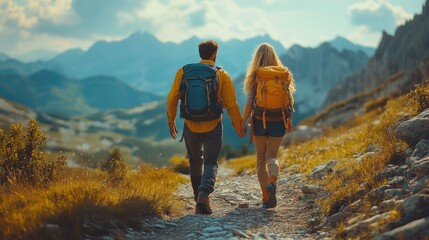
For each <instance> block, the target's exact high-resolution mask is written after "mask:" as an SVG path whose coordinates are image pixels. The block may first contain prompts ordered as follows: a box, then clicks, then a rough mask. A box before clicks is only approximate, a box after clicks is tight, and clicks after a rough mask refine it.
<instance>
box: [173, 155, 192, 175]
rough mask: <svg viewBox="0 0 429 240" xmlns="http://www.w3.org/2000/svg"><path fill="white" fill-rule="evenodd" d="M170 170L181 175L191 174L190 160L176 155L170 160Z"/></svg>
mask: <svg viewBox="0 0 429 240" xmlns="http://www.w3.org/2000/svg"><path fill="white" fill-rule="evenodd" d="M170 168H171V169H173V170H174V171H176V172H179V173H183V174H189V159H188V158H187V157H185V156H180V155H174V156H172V157H171V158H170Z"/></svg>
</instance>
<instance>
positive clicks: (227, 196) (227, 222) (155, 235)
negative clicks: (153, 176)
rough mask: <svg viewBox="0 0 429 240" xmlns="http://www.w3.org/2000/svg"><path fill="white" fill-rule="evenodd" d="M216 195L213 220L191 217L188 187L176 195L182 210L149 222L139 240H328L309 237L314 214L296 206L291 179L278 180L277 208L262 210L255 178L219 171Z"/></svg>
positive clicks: (315, 235)
mask: <svg viewBox="0 0 429 240" xmlns="http://www.w3.org/2000/svg"><path fill="white" fill-rule="evenodd" d="M218 172H219V173H218V179H217V182H216V187H215V191H214V192H213V193H212V194H211V195H210V200H211V205H212V209H213V214H212V215H197V214H195V210H194V209H195V204H194V200H193V195H192V190H191V186H190V183H188V184H186V185H182V186H181V187H180V188H179V190H178V192H177V194H178V196H179V197H181V198H183V199H184V200H185V201H186V209H185V210H184V211H183V213H181V214H180V215H179V216H177V217H174V218H172V219H158V220H155V219H152V220H149V221H148V222H147V223H146V224H145V227H144V232H143V233H144V234H143V235H142V232H140V234H139V236H140V237H143V238H144V239H246V238H248V239H324V238H326V239H330V234H329V233H325V232H312V231H311V229H310V228H309V226H308V224H307V221H308V220H309V219H311V216H312V214H313V213H314V212H315V211H316V209H315V208H314V207H313V206H311V205H310V204H308V202H307V203H305V202H304V201H300V200H299V198H300V195H301V191H300V190H299V189H298V188H297V187H294V185H293V184H292V183H293V179H294V178H295V179H296V176H294V175H288V176H287V175H286V174H284V175H286V176H281V177H280V180H279V181H278V192H277V199H278V205H277V207H276V208H274V209H270V210H266V209H263V208H261V203H260V199H261V195H260V190H259V184H258V180H257V176H256V175H255V174H250V175H243V176H233V175H232V174H231V170H229V169H227V168H225V167H223V166H220V168H219V171H218Z"/></svg>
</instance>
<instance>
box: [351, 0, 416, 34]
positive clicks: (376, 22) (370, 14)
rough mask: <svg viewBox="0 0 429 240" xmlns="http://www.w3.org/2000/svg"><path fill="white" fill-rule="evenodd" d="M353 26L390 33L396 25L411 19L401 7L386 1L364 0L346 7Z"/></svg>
mask: <svg viewBox="0 0 429 240" xmlns="http://www.w3.org/2000/svg"><path fill="white" fill-rule="evenodd" d="M348 13H349V15H350V16H351V22H352V24H353V25H355V26H358V27H362V26H365V27H366V28H367V29H368V30H369V31H371V32H381V31H383V30H384V31H388V32H390V33H392V32H393V31H394V30H395V29H396V27H397V26H398V25H401V24H403V23H405V21H406V20H408V19H410V18H411V17H412V15H411V14H409V13H407V12H406V11H405V10H404V9H403V8H402V7H400V6H397V5H393V4H392V3H390V2H389V1H387V0H366V1H363V2H358V3H355V4H352V5H350V6H349V7H348Z"/></svg>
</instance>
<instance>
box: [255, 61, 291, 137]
mask: <svg viewBox="0 0 429 240" xmlns="http://www.w3.org/2000/svg"><path fill="white" fill-rule="evenodd" d="M291 80H292V76H291V74H290V72H289V70H288V69H287V68H284V67H280V66H267V67H260V68H258V71H257V73H256V97H255V107H254V109H253V114H254V115H255V116H261V117H262V120H263V125H264V129H265V128H266V123H265V119H266V116H267V117H274V118H282V119H283V122H284V125H285V127H286V120H287V119H288V118H290V117H291V116H292V110H293V107H292V106H291V95H290V92H289V84H290V82H291Z"/></svg>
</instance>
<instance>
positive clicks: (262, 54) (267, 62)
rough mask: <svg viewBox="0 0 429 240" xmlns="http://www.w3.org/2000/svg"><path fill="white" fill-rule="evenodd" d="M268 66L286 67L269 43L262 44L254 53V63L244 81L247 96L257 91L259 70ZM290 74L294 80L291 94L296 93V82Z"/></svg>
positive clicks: (290, 85) (290, 89)
mask: <svg viewBox="0 0 429 240" xmlns="http://www.w3.org/2000/svg"><path fill="white" fill-rule="evenodd" d="M266 66H281V67H284V65H283V63H282V62H281V61H280V58H279V57H278V56H277V54H276V51H275V50H274V48H273V46H271V45H270V44H268V43H262V44H260V45H259V46H258V47H256V49H255V52H254V53H253V58H252V62H251V63H250V64H249V67H248V69H247V73H246V78H245V79H244V83H243V91H244V93H245V94H246V95H249V93H250V92H251V91H253V90H254V89H255V84H256V72H257V70H258V68H259V67H266ZM289 73H290V76H291V78H292V79H291V82H290V84H289V91H290V92H291V93H294V92H295V81H294V79H293V75H292V73H291V72H290V71H289Z"/></svg>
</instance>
